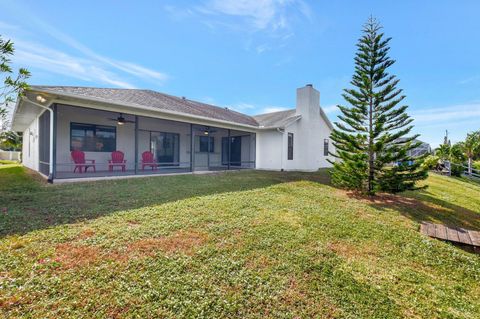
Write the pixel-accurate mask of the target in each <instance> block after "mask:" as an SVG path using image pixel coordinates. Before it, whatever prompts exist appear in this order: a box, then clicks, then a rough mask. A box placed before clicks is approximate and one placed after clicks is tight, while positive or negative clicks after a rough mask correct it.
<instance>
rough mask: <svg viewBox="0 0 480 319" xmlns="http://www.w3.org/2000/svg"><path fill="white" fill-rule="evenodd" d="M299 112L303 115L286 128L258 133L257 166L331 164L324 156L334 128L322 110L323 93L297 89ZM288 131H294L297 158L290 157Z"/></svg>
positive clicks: (314, 167) (314, 166)
mask: <svg viewBox="0 0 480 319" xmlns="http://www.w3.org/2000/svg"><path fill="white" fill-rule="evenodd" d="M296 114H297V115H301V118H300V119H299V120H297V121H295V122H293V123H291V124H289V125H287V126H286V127H285V128H283V129H282V131H283V132H282V133H281V132H278V130H273V129H272V130H267V131H260V132H258V133H257V168H258V169H269V170H272V169H273V170H281V169H284V170H301V171H315V170H318V169H319V168H323V167H331V164H330V163H329V162H328V161H327V159H331V160H333V159H334V158H333V157H332V156H324V155H323V154H324V152H323V151H324V144H323V143H324V139H329V149H330V151H333V149H332V148H333V145H332V144H331V141H330V133H331V129H330V128H329V126H328V125H327V122H326V121H325V120H324V118H323V117H322V116H321V113H320V93H319V92H318V91H317V90H315V89H314V88H313V87H311V86H305V87H303V88H299V89H298V90H297V108H296ZM288 133H293V136H294V137H293V139H294V141H293V159H292V160H288Z"/></svg>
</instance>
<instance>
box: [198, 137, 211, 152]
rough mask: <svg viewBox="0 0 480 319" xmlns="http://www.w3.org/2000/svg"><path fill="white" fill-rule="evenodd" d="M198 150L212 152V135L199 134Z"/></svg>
mask: <svg viewBox="0 0 480 319" xmlns="http://www.w3.org/2000/svg"><path fill="white" fill-rule="evenodd" d="M199 141H200V152H204V153H207V152H209V153H213V152H214V139H213V136H199Z"/></svg>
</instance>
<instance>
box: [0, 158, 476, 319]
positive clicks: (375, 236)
mask: <svg viewBox="0 0 480 319" xmlns="http://www.w3.org/2000/svg"><path fill="white" fill-rule="evenodd" d="M328 180H329V179H328V176H327V174H326V172H319V173H311V174H306V173H280V172H259V171H248V172H247V171H245V172H231V173H219V174H214V175H182V176H164V177H152V178H145V179H128V180H117V181H104V182H95V183H77V184H68V185H53V186H52V185H45V184H44V183H43V182H42V181H40V180H38V179H36V178H35V177H34V176H31V174H28V173H26V172H25V171H24V169H23V168H22V167H19V166H17V165H2V166H0V238H1V239H0V311H1V312H0V314H2V315H3V316H4V317H8V318H12V317H26V318H63V317H65V318H76V317H80V318H133V317H135V318H212V317H213V318H219V317H222V318H225V317H229V318H238V317H246V318H313V317H326V318H336V317H339V318H399V317H406V318H478V317H479V314H480V285H479V281H480V258H479V256H478V255H473V254H471V253H468V252H465V251H463V250H461V249H459V248H457V247H454V246H452V245H450V244H448V243H444V242H440V241H437V240H432V239H428V238H426V237H424V236H422V235H420V234H419V232H418V228H419V221H422V220H429V221H435V222H442V223H446V224H450V225H460V226H464V227H468V228H471V229H478V230H480V196H479V195H480V186H479V185H477V184H474V183H468V182H465V181H462V180H455V179H449V178H446V177H441V176H431V177H430V178H429V179H428V180H427V181H426V183H427V184H428V185H429V188H428V189H426V190H424V191H421V192H416V193H413V192H412V193H408V194H405V195H404V196H390V195H383V196H379V197H378V198H376V199H375V200H369V199H366V198H362V197H358V196H356V195H355V194H350V193H347V192H345V191H342V190H338V189H335V188H333V187H331V186H329V184H328Z"/></svg>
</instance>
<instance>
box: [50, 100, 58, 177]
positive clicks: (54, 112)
mask: <svg viewBox="0 0 480 319" xmlns="http://www.w3.org/2000/svg"><path fill="white" fill-rule="evenodd" d="M57 114H58V112H57V104H54V105H53V123H51V124H50V125H52V126H53V143H52V144H53V145H51V146H52V147H53V154H52V159H51V160H52V162H53V167H52V170H53V172H52V176H53V179H55V178H56V177H57Z"/></svg>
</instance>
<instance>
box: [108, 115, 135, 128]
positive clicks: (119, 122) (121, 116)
mask: <svg viewBox="0 0 480 319" xmlns="http://www.w3.org/2000/svg"><path fill="white" fill-rule="evenodd" d="M109 120H110V121H115V122H117V124H118V125H123V124H125V123H135V121H130V120H126V119H125V118H124V117H123V115H122V113H119V115H118V117H117V118H116V119H112V118H109Z"/></svg>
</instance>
